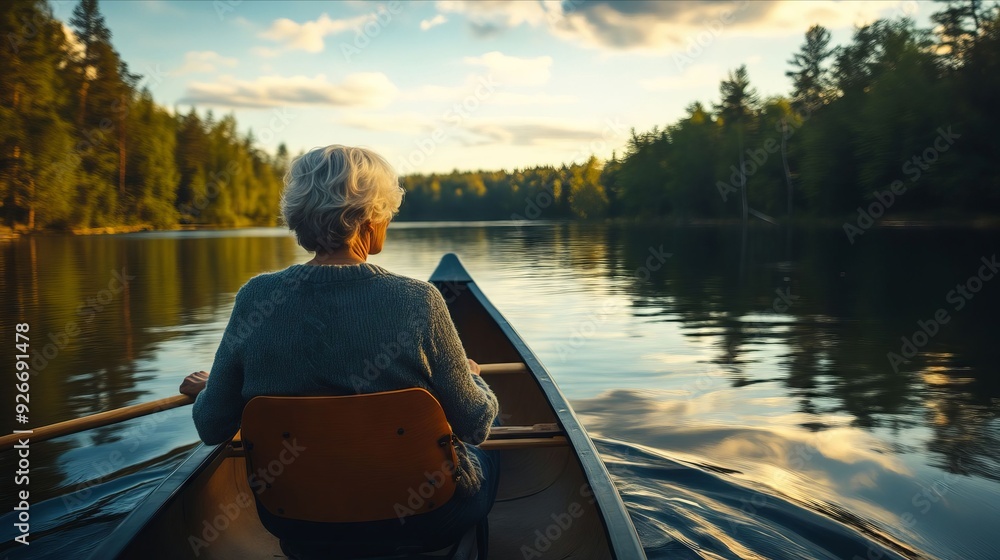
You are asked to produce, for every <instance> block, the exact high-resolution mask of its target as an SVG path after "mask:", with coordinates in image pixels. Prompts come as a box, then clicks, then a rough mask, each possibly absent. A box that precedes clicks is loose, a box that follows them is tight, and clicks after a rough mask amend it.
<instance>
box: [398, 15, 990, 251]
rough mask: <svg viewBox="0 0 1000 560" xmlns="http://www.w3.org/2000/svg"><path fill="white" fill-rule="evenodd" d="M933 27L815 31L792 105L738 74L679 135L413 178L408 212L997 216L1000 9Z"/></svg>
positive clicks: (675, 130)
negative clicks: (570, 158)
mask: <svg viewBox="0 0 1000 560" xmlns="http://www.w3.org/2000/svg"><path fill="white" fill-rule="evenodd" d="M931 21H932V22H933V25H934V27H933V29H920V28H918V27H917V26H916V25H915V24H914V22H913V21H912V20H910V19H907V18H898V19H883V20H878V21H875V22H873V23H871V24H869V25H865V26H863V27H859V28H857V29H856V30H855V31H854V36H853V38H852V40H851V42H850V43H849V44H847V45H842V46H832V45H831V44H830V32H829V31H828V30H827V29H825V28H824V27H822V26H820V25H816V26H813V27H811V28H810V29H809V30H808V31H807V32H806V35H805V41H804V44H803V45H802V47H801V49H800V51H799V52H797V53H794V54H793V55H792V57H791V59H790V60H789V61H788V63H789V66H790V67H789V70H788V72H787V75H788V76H789V77H790V78H791V79H792V83H793V89H792V91H791V92H790V94H789V95H787V96H775V97H770V98H767V99H761V98H760V95H759V94H758V93H757V91H756V89H755V88H754V87H753V86H752V84H751V81H750V77H749V73H748V71H747V68H746V66H740V67H739V68H736V69H734V70H733V71H731V72H730V73H729V75H728V76H727V77H726V79H725V80H723V81H722V83H721V84H720V87H719V99H718V100H717V101H715V102H713V103H702V102H695V103H692V104H691V105H690V106H688V107H687V109H686V113H687V114H686V115H685V116H684V117H683V118H681V119H680V120H678V121H677V122H675V123H673V124H670V125H667V126H665V127H662V128H661V127H654V128H653V129H652V130H649V131H646V132H637V131H635V130H634V129H633V130H632V133H631V137H630V138H629V140H628V143H627V145H626V146H625V149H624V152H623V153H622V154H621V157H620V158H619V157H617V156H615V155H613V156H612V158H611V159H610V160H609V161H607V162H603V163H602V162H597V161H596V160H593V159H592V160H591V161H588V162H587V163H584V164H573V165H570V166H562V167H559V168H553V167H536V168H530V169H524V170H515V171H513V172H467V173H459V172H452V173H450V174H444V175H441V174H431V175H414V176H410V177H406V178H405V180H404V185H405V187H406V188H407V191H408V194H407V198H408V200H407V203H406V205H405V206H404V210H403V214H402V215H403V216H406V217H411V218H421V219H435V218H436V219H447V218H452V217H455V216H466V215H468V216H469V217H474V218H477V219H487V218H495V219H510V218H514V219H521V218H529V219H533V218H534V217H536V216H537V217H545V218H602V217H617V218H629V219H632V218H638V219H659V218H679V219H727V218H740V217H743V218H747V217H748V216H750V215H755V216H758V217H761V218H764V219H766V220H769V221H776V220H778V219H784V218H788V217H792V216H795V215H798V216H800V217H805V218H806V219H813V218H817V217H819V218H835V219H838V220H841V219H844V218H845V217H848V216H852V215H854V216H855V218H857V219H858V220H860V221H861V224H862V226H865V224H869V225H870V223H871V221H872V220H874V219H877V218H879V217H880V216H881V215H883V214H884V213H885V212H887V211H888V207H889V206H891V207H892V212H893V213H894V214H895V215H897V216H930V217H934V218H959V217H962V216H968V215H969V214H970V213H981V214H996V213H998V212H1000V172H997V169H996V167H995V163H994V162H996V161H1000V142H997V137H996V130H998V129H1000V119H998V117H1000V104H998V102H997V99H1000V8H998V5H997V4H996V3H994V4H993V5H991V6H984V4H983V2H981V1H980V0H967V1H964V2H960V1H945V2H940V9H939V11H937V12H936V13H935V14H933V16H932V17H931ZM796 213H797V214H796ZM865 227H867V226H865ZM857 231H862V230H861V229H856V230H855V234H856V232H857Z"/></svg>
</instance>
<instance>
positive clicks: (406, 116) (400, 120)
mask: <svg viewBox="0 0 1000 560" xmlns="http://www.w3.org/2000/svg"><path fill="white" fill-rule="evenodd" d="M337 122H338V123H340V124H342V125H344V126H349V127H351V128H357V129H360V130H371V131H374V132H392V133H396V134H410V135H418V134H427V133H429V132H432V131H433V130H434V129H435V128H437V127H438V126H440V125H441V124H442V123H443V121H441V120H439V119H435V118H433V117H430V116H428V115H427V114H425V113H395V114H373V113H368V114H363V113H358V112H355V111H352V112H351V113H350V114H348V115H345V116H344V117H342V118H341V119H339V120H338V121H337Z"/></svg>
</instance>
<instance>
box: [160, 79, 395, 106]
mask: <svg viewBox="0 0 1000 560" xmlns="http://www.w3.org/2000/svg"><path fill="white" fill-rule="evenodd" d="M397 92H398V90H397V88H396V86H395V85H394V84H393V83H392V82H391V81H389V78H387V77H386V75H385V74H382V73H381V72H359V73H356V74H349V75H348V76H346V77H345V78H344V80H343V81H342V82H340V83H337V84H331V83H329V82H328V81H327V80H326V76H324V75H323V74H318V75H317V76H316V77H314V78H310V77H308V76H291V77H285V76H261V77H258V78H256V79H254V80H239V79H236V78H234V77H232V76H222V77H221V78H220V79H219V80H218V81H216V82H213V83H205V82H194V83H191V84H188V88H187V92H186V93H185V95H184V97H183V98H182V99H181V100H180V101H181V103H186V104H192V105H195V104H198V105H202V104H203V105H215V106H222V107H248V108H266V107H279V106H283V105H332V106H339V107H380V106H385V105H387V104H388V103H389V102H391V101H392V100H393V99H394V98H395V97H396V94H397Z"/></svg>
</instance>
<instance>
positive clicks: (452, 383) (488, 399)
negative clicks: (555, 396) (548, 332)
mask: <svg viewBox="0 0 1000 560" xmlns="http://www.w3.org/2000/svg"><path fill="white" fill-rule="evenodd" d="M431 291H432V294H431V295H430V298H431V307H430V317H429V318H428V319H429V322H430V332H429V339H428V340H427V342H426V344H425V346H426V347H425V352H426V355H427V358H428V362H429V364H430V367H431V376H430V383H431V388H432V390H433V392H434V395H435V396H436V397H437V399H438V401H439V402H440V403H441V407H442V408H443V409H444V413H445V416H446V417H447V418H448V422H450V423H451V428H452V430H454V431H455V435H457V436H458V437H459V438H460V439H461V440H462V441H465V442H467V443H471V444H473V445H478V444H480V443H482V442H483V441H485V440H486V438H487V437H488V436H489V433H490V426H491V425H492V424H493V420H494V419H495V418H496V416H497V412H498V411H499V408H500V407H499V404H498V403H497V398H496V395H494V394H493V391H492V390H491V389H490V387H489V385H487V384H486V382H485V381H483V378H482V377H480V376H478V375H475V374H474V373H472V372H471V371H470V370H469V362H468V361H467V359H466V356H465V349H464V348H463V347H462V340H461V339H460V338H459V337H458V331H457V330H456V329H455V323H454V322H453V321H452V320H451V315H450V314H449V313H448V307H447V305H446V304H445V302H444V299H443V298H442V297H441V294H440V293H439V292H438V291H437V290H436V289H432V290H431Z"/></svg>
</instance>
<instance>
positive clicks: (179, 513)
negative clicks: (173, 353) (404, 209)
mask: <svg viewBox="0 0 1000 560" xmlns="http://www.w3.org/2000/svg"><path fill="white" fill-rule="evenodd" d="M430 281H431V283H433V284H434V285H435V286H437V287H438V289H439V290H440V291H441V294H442V295H443V296H444V298H445V301H446V302H447V303H448V309H449V311H450V312H451V316H452V318H453V319H454V321H455V325H456V326H457V328H458V332H459V333H460V336H461V337H462V342H463V343H464V345H465V348H466V351H467V353H468V355H469V356H470V357H471V358H473V359H475V360H476V361H477V362H479V363H480V364H482V369H483V372H482V375H483V377H484V379H485V380H486V381H487V382H488V383H489V385H490V386H491V387H492V388H493V390H494V392H495V393H496V395H497V397H498V399H499V401H500V406H501V413H502V415H503V423H504V427H503V428H499V429H494V430H493V431H492V432H491V434H490V438H489V439H488V440H487V441H486V442H484V444H483V446H484V447H488V448H492V449H498V450H499V452H500V484H499V490H498V495H497V500H496V504H495V505H494V507H493V510H492V511H491V512H490V515H489V528H490V531H489V535H490V537H489V554H490V558H491V559H494V560H513V559H525V560H528V559H531V558H556V559H562V558H579V559H581V560H604V559H611V558H615V559H628V560H634V559H640V560H641V559H645V558H646V556H645V554H644V552H643V549H642V546H641V545H640V542H639V538H638V536H637V534H636V530H635V527H634V526H633V525H632V522H631V520H630V519H629V516H628V512H627V511H626V509H625V506H624V504H623V503H622V500H621V497H620V496H619V494H618V491H617V490H616V489H615V486H614V484H613V482H612V480H611V477H610V475H609V474H608V471H607V469H606V468H605V466H604V464H603V463H602V462H601V459H600V456H599V455H598V453H597V449H596V448H595V447H594V443H593V442H592V441H591V440H590V438H589V437H588V435H587V432H586V431H585V430H584V429H583V426H582V425H581V424H580V422H579V420H578V419H577V417H576V415H575V414H574V413H573V410H572V408H570V406H569V403H568V402H567V401H566V398H565V397H564V396H563V395H562V394H561V393H560V391H559V389H558V387H557V386H556V384H555V382H554V381H553V379H552V377H551V376H550V375H549V373H548V372H547V371H546V370H545V367H544V366H543V365H542V364H541V362H540V361H539V360H538V358H537V357H536V356H535V355H534V353H532V351H531V350H530V349H529V348H528V346H527V344H525V342H524V341H523V340H522V339H521V337H520V336H519V335H518V334H517V332H516V331H515V330H514V328H513V327H511V325H510V323H508V322H507V320H506V319H504V317H503V315H501V314H500V312H499V311H498V310H497V309H496V308H495V307H494V306H493V304H491V303H490V301H489V300H488V299H487V298H486V296H485V295H484V294H483V292H482V291H481V290H480V289H479V287H478V286H477V285H476V283H475V282H474V281H473V280H472V278H471V276H470V275H469V273H468V272H467V271H466V270H465V268H464V267H463V266H462V264H461V262H460V261H459V260H458V257H456V256H455V255H454V254H447V255H445V256H444V257H443V258H442V259H441V262H440V264H439V265H438V267H437V269H436V270H435V272H434V274H433V275H432V276H431V278H430ZM238 437H239V436H238V435H237V437H236V438H234V440H233V441H232V442H229V443H225V444H222V445H215V446H208V445H201V446H199V447H196V448H195V450H194V451H193V452H192V453H191V455H190V456H189V457H188V458H187V459H186V460H185V462H184V463H182V464H181V465H180V466H179V467H177V469H176V470H175V471H174V472H172V473H171V474H170V475H169V476H168V477H167V478H166V479H165V480H164V481H163V482H162V483H161V484H160V485H159V486H158V487H157V488H156V489H154V490H153V491H152V492H151V493H150V494H149V495H148V496H147V497H146V498H145V499H144V500H143V501H142V502H141V503H140V504H139V505H138V506H137V507H136V508H135V509H134V510H133V511H132V512H131V513H130V514H129V515H128V516H127V517H126V518H125V519H124V520H123V522H122V523H121V524H120V525H119V526H118V527H117V528H116V529H115V530H114V531H113V532H112V533H111V535H109V536H108V537H107V538H106V539H105V540H104V541H102V542H101V543H100V545H99V546H98V547H97V548H96V550H94V552H93V553H92V554H91V556H90V558H92V559H94V560H106V559H108V558H136V559H140V558H141V559H147V558H171V559H183V558H198V559H217V558H218V559H241V560H242V559H248V558H284V557H285V556H284V555H283V554H282V552H281V549H280V547H279V543H278V540H277V539H276V538H275V537H273V536H272V535H270V534H269V533H268V532H267V531H266V530H265V529H264V527H263V526H262V525H261V523H260V520H259V518H258V516H257V511H256V508H255V507H254V503H253V499H252V498H248V496H252V494H250V487H249V485H248V482H247V477H246V470H245V459H244V456H243V450H242V445H241V442H240V441H239V439H238Z"/></svg>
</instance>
